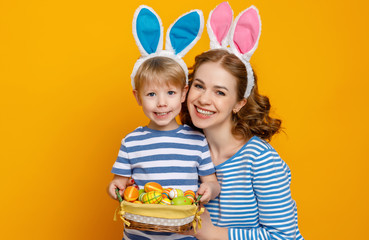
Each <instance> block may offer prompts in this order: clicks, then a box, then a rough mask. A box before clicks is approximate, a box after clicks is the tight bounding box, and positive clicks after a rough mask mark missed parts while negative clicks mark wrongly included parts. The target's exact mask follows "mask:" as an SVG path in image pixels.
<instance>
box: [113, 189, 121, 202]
mask: <svg viewBox="0 0 369 240" xmlns="http://www.w3.org/2000/svg"><path fill="white" fill-rule="evenodd" d="M115 193H116V194H117V197H118V200H119V203H121V202H123V199H122V196H121V195H120V194H119V188H116V189H115Z"/></svg>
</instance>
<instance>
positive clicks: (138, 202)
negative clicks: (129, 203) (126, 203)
mask: <svg viewBox="0 0 369 240" xmlns="http://www.w3.org/2000/svg"><path fill="white" fill-rule="evenodd" d="M133 203H137V204H142V202H141V201H137V200H136V201H134V202H133Z"/></svg>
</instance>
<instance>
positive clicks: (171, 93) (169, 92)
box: [168, 91, 176, 95]
mask: <svg viewBox="0 0 369 240" xmlns="http://www.w3.org/2000/svg"><path fill="white" fill-rule="evenodd" d="M175 93H176V92H175V91H168V95H174V94H175Z"/></svg>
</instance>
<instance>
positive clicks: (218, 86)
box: [193, 78, 229, 92]
mask: <svg viewBox="0 0 369 240" xmlns="http://www.w3.org/2000/svg"><path fill="white" fill-rule="evenodd" d="M193 81H194V82H195V81H198V82H200V83H201V84H203V85H204V84H205V83H204V82H203V81H202V80H200V79H198V78H195V79H194V80H193ZM214 88H216V89H219V88H220V89H224V90H226V91H228V92H229V90H228V88H226V87H224V86H220V85H215V86H214Z"/></svg>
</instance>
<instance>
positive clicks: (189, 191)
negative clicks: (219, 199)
mask: <svg viewBox="0 0 369 240" xmlns="http://www.w3.org/2000/svg"><path fill="white" fill-rule="evenodd" d="M189 195H191V196H193V197H194V198H195V196H196V195H195V192H194V191H192V190H187V191H185V192H184V196H185V197H187V196H189Z"/></svg>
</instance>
